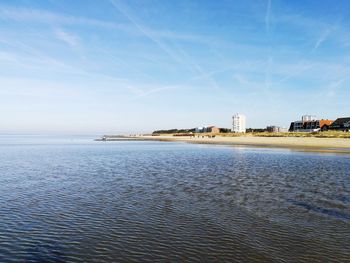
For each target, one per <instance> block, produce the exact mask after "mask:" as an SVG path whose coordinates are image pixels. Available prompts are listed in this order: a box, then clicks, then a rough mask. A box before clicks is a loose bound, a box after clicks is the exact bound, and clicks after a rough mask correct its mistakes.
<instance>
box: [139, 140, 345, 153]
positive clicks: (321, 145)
mask: <svg viewBox="0 0 350 263" xmlns="http://www.w3.org/2000/svg"><path fill="white" fill-rule="evenodd" d="M134 138H135V139H138V140H155V141H178V142H187V143H199V144H217V145H232V146H255V147H270V148H279V147H283V148H291V149H299V150H306V151H321V152H341V153H349V154H350V139H343V138H314V137H305V138H304V137H254V136H240V137H220V136H216V137H215V138H208V137H205V138H202V137H200V138H198V137H195V138H193V137H192V138H190V137H175V136H139V137H134Z"/></svg>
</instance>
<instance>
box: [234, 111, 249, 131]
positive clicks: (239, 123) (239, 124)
mask: <svg viewBox="0 0 350 263" xmlns="http://www.w3.org/2000/svg"><path fill="white" fill-rule="evenodd" d="M232 131H233V132H245V131H246V128H245V116H244V115H243V114H235V115H233V117H232Z"/></svg>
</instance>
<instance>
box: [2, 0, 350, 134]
mask: <svg viewBox="0 0 350 263" xmlns="http://www.w3.org/2000/svg"><path fill="white" fill-rule="evenodd" d="M349 17H350V1H306V0H305V1H277V0H271V1H269V0H261V1H259V0H256V1H231V0H229V1H225V0H222V1H204V0H198V1H190V0H185V1H182V0H177V1H164V0H142V1H140V0H139V1H135V0H128V1H121V0H110V1H109V0H101V1H95V0H94V1H88V0H84V1H68V0H67V1H53V0H47V1H27V0H22V1H16V0H11V1H4V0H1V1H0V112H1V113H0V132H2V133H11V132H16V133H18V132H23V133H96V134H98V133H102V134H104V133H129V132H148V131H152V130H154V129H163V128H190V127H195V126H202V125H217V126H220V127H230V126H231V116H232V115H233V114H234V113H237V112H239V113H243V114H245V115H246V116H247V126H248V127H265V126H266V125H270V124H274V125H281V126H288V125H289V123H290V121H293V120H296V119H299V118H300V116H301V115H302V114H313V115H316V116H318V117H319V118H330V119H335V118H337V117H341V116H349V115H350V103H349V98H350V89H349V84H350V81H349V78H350V74H349V73H350V53H349V51H350V31H349V30H348V29H349V28H350V21H349Z"/></svg>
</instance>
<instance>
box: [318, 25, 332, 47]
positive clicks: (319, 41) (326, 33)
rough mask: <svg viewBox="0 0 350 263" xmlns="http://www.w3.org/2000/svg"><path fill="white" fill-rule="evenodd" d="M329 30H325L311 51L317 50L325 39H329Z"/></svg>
mask: <svg viewBox="0 0 350 263" xmlns="http://www.w3.org/2000/svg"><path fill="white" fill-rule="evenodd" d="M331 32H332V31H331V29H330V28H327V29H326V30H325V31H324V32H323V33H322V34H321V36H320V37H319V38H318V39H317V41H316V43H315V45H314V48H313V51H315V50H317V49H318V48H319V46H320V45H321V44H322V43H323V42H325V41H326V40H327V38H328V37H329V35H330V34H331Z"/></svg>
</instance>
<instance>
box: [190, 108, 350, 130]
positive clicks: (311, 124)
mask: <svg viewBox="0 0 350 263" xmlns="http://www.w3.org/2000/svg"><path fill="white" fill-rule="evenodd" d="M327 130H336V131H347V132H350V117H347V118H338V119H336V120H335V121H334V120H329V119H317V118H316V116H313V115H304V116H302V117H301V120H298V121H293V122H292V123H291V124H290V127H289V129H287V128H283V127H279V126H267V127H266V128H265V129H246V117H245V115H243V114H238V113H237V114H235V115H233V116H232V129H224V128H218V127H216V126H208V127H198V128H195V132H196V133H220V132H234V133H245V132H273V133H275V132H288V131H289V132H318V131H327Z"/></svg>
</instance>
